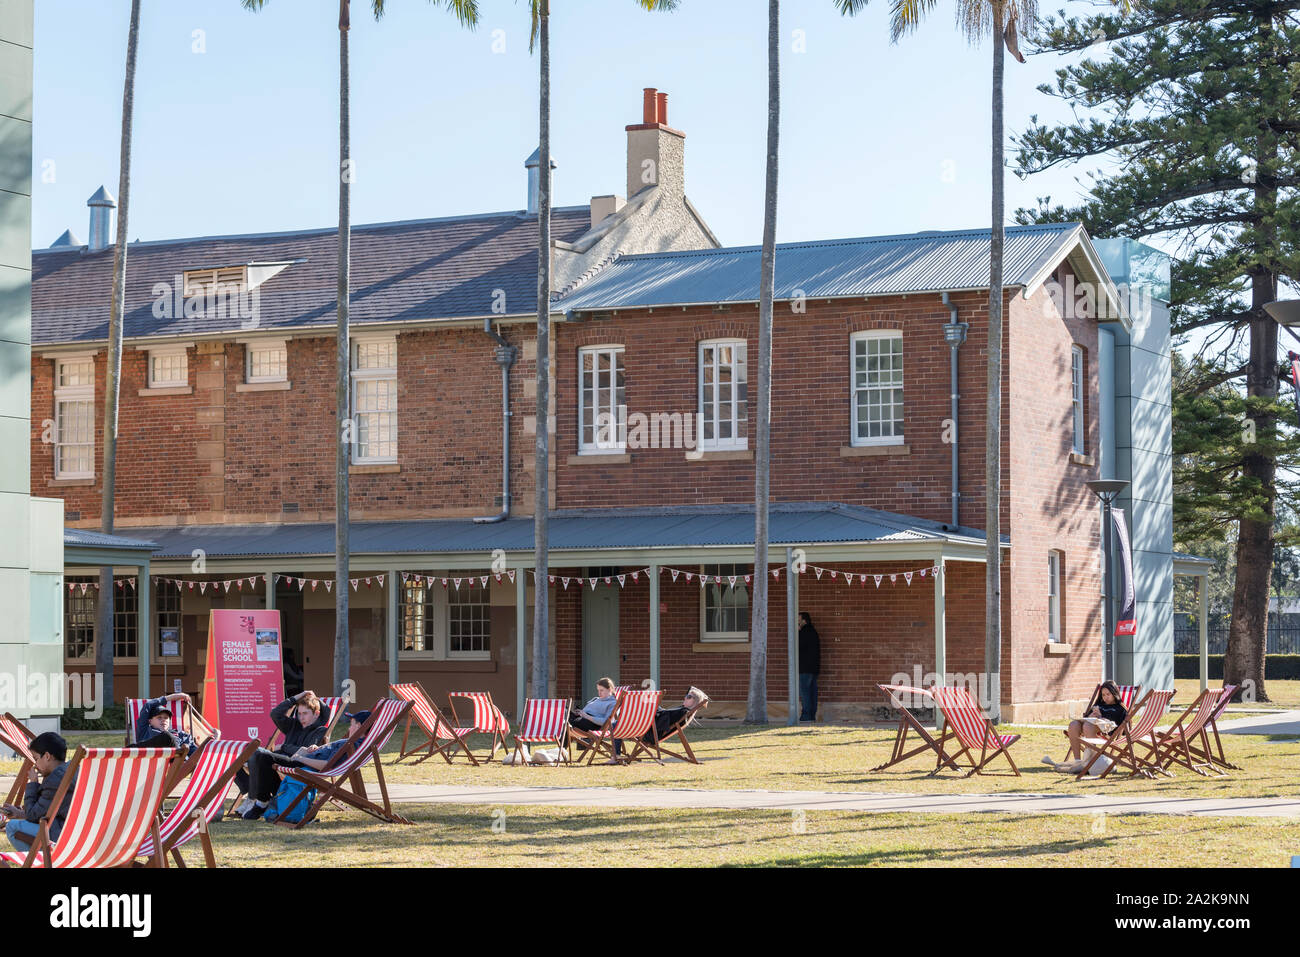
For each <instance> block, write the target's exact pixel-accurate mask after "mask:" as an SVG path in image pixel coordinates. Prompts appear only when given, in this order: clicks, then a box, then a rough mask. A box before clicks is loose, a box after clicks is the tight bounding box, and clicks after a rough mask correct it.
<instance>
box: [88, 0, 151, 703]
mask: <svg viewBox="0 0 1300 957" xmlns="http://www.w3.org/2000/svg"><path fill="white" fill-rule="evenodd" d="M139 40H140V0H131V25H130V27H129V28H128V30H127V35H126V81H125V82H124V83H123V85H122V145H121V153H120V155H119V157H118V179H117V201H118V208H117V242H116V245H114V247H113V299H112V302H111V303H109V308H108V355H107V358H106V361H105V365H106V367H107V368H106V375H105V382H104V497H103V503H102V506H101V515H100V527H101V528H102V529H103V530H104V534H106V535H112V534H113V517H114V516H113V513H114V509H115V505H114V497H115V494H116V491H117V405H118V398H119V395H120V393H121V391H122V315H123V313H124V312H125V311H126V253H127V249H126V221H127V214H128V213H129V212H130V209H131V121H132V118H133V117H134V115H135V55H136V49H137V47H138V46H139ZM115 597H116V596H115V593H114V591H113V566H111V565H108V566H105V567H103V568H100V570H99V608H98V609H97V611H98V614H97V615H96V616H95V630H96V635H95V671H97V672H98V673H99V674H101V675H103V676H104V691H103V696H102V697H103V700H106V701H113V700H114V698H113V606H114V604H115V603H116V602H115ZM142 690H143V689H142Z"/></svg>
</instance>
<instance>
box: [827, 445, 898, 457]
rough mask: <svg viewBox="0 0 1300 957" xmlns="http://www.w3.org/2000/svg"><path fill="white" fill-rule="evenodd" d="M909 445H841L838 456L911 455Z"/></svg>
mask: <svg viewBox="0 0 1300 957" xmlns="http://www.w3.org/2000/svg"><path fill="white" fill-rule="evenodd" d="M911 454H912V447H911V446H910V445H841V446H840V458H842V459H847V458H853V457H855V456H859V455H911Z"/></svg>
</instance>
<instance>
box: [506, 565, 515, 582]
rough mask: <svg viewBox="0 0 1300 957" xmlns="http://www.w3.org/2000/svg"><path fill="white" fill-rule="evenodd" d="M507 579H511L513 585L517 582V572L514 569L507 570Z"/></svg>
mask: <svg viewBox="0 0 1300 957" xmlns="http://www.w3.org/2000/svg"><path fill="white" fill-rule="evenodd" d="M506 577H507V578H509V579H510V582H511V584H513V583H514V580H515V570H514V569H513V568H508V569H506Z"/></svg>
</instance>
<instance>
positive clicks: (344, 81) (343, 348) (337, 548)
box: [334, 0, 396, 694]
mask: <svg viewBox="0 0 1300 957" xmlns="http://www.w3.org/2000/svg"><path fill="white" fill-rule="evenodd" d="M348 2H349V0H339V261H338V282H339V285H338V342H337V353H338V355H337V358H338V382H337V383H336V389H335V398H334V401H335V408H336V410H337V413H338V435H337V443H336V448H335V456H334V468H335V473H334V690H335V692H336V693H339V694H342V693H343V692H344V691H345V690H346V685H345V682H346V681H347V680H348V674H349V671H350V665H351V656H352V649H351V647H350V642H349V638H348V598H349V595H348V521H349V519H348V467H349V465H350V459H351V446H352V443H353V442H355V441H356V440H357V438H358V436H357V434H356V423H355V422H353V421H351V408H350V406H351V402H350V401H349V394H350V391H351V390H350V389H349V385H350V383H349V379H350V372H351V365H350V358H351V356H350V348H349V345H350V343H349V330H348V305H349V303H348V296H349V292H350V289H351V279H352V275H351V273H352V262H351V256H352V165H351V162H350V159H351V157H350V154H351V150H352V118H351V115H350V113H349V106H350V104H349V102H348V93H349V85H350V80H349V77H348V29H349V27H350V26H351V23H350V18H349V13H350V11H349V8H348ZM394 587H396V583H395V582H394Z"/></svg>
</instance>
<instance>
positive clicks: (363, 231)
mask: <svg viewBox="0 0 1300 957" xmlns="http://www.w3.org/2000/svg"><path fill="white" fill-rule="evenodd" d="M590 220H591V211H590V209H589V208H588V207H586V206H581V207H564V208H559V209H556V210H554V211H553V213H552V220H551V230H552V235H553V236H554V238H555V239H558V240H565V241H572V240H575V239H577V238H578V237H579V236H581V235H582V234H583V233H584V232H586V231H587V229H588V228H589V226H590ZM283 262H289V263H291V265H289V266H288V267H287V268H286V269H284V270H282V271H281V272H280V273H278V274H277V275H275V276H273V277H272V278H271V279H269V280H267V281H266V282H265V283H263V284H262V285H261V286H260V287H259V288H258V310H259V311H258V316H257V325H256V329H257V330H258V331H260V332H265V331H267V330H280V329H283V330H286V331H299V330H302V329H306V328H311V327H312V326H316V325H320V326H325V327H330V326H333V325H334V323H335V318H336V310H337V308H338V305H337V296H336V295H335V293H336V291H337V288H338V287H337V281H338V277H337V270H336V266H337V262H338V231H337V230H336V229H314V230H303V231H298V232H284V233H264V234H253V235H245V236H210V237H203V238H197V239H176V240H161V241H154V242H143V243H131V244H130V245H129V246H128V250H127V284H126V285H127V288H126V315H125V319H124V322H123V335H124V336H125V338H127V339H128V340H130V339H139V338H145V337H165V336H172V337H184V336H200V335H212V334H218V333H225V332H229V333H241V332H243V333H247V332H248V331H249V321H248V320H247V319H245V318H242V317H240V316H238V315H235V316H225V317H218V316H217V315H215V312H216V310H210V311H211V312H212V313H214V314H213V315H204V316H197V317H186V316H184V315H178V316H172V317H171V318H166V317H163V318H159V317H157V316H155V315H154V311H155V310H154V302H155V300H156V299H158V295H157V294H156V293H155V291H154V286H155V284H156V283H168V284H174V280H175V276H177V275H179V274H183V273H184V272H185V271H186V270H191V269H214V268H220V267H226V266H236V265H247V264H251V263H283ZM112 274H113V247H112V246H110V247H109V248H107V249H105V250H103V251H101V252H94V253H92V252H87V251H86V248H85V247H76V246H74V247H71V248H60V249H44V250H36V251H35V252H34V253H33V255H32V342H33V344H36V345H53V344H65V343H77V342H88V343H89V342H100V341H104V340H106V339H107V338H108V306H109V302H110V300H111V298H112V296H111V292H112ZM498 290H499V291H500V293H498ZM501 295H504V307H505V312H506V313H507V314H526V313H528V312H530V311H535V310H536V308H537V217H536V216H526V215H524V214H523V213H522V212H507V213H492V214H487V215H479V216H461V217H453V218H447V219H428V220H413V221H410V222H401V223H382V224H378V225H373V226H354V227H353V229H352V296H351V321H352V322H353V323H354V324H357V325H361V326H364V325H366V324H367V323H374V322H400V321H419V320H434V319H454V318H459V317H479V316H486V315H491V314H496V311H495V310H494V306H496V305H497V302H498V301H499V299H500V296H501ZM173 311H175V310H173Z"/></svg>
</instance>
